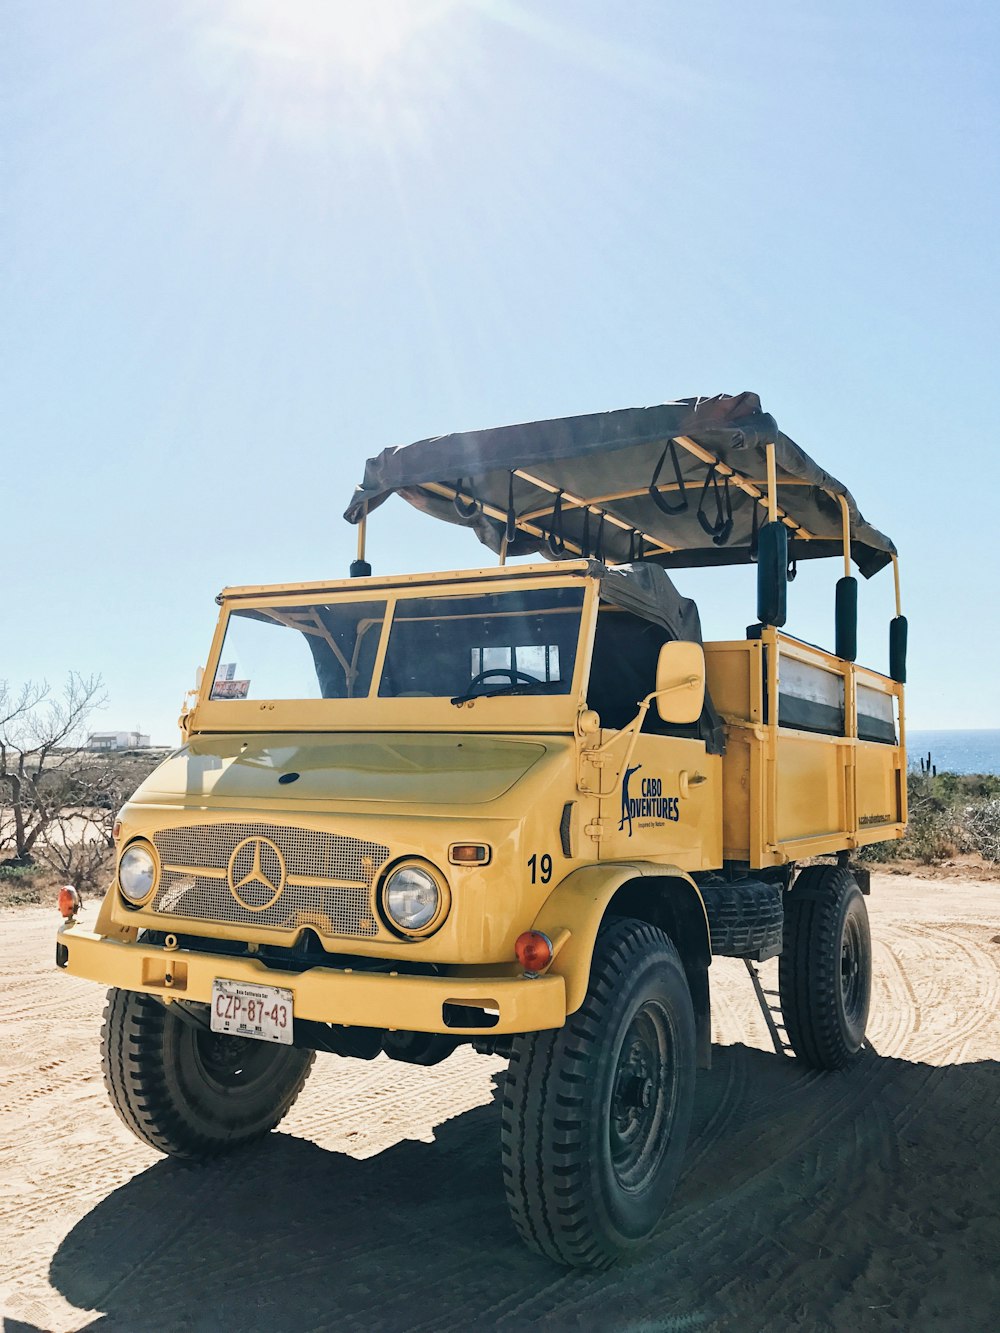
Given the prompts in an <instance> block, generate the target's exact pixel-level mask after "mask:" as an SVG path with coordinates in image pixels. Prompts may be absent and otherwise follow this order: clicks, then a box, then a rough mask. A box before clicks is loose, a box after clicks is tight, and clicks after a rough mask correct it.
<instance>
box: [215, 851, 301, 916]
mask: <svg viewBox="0 0 1000 1333" xmlns="http://www.w3.org/2000/svg"><path fill="white" fill-rule="evenodd" d="M286 873H287V872H286V869H285V858H284V857H283V856H282V855H281V851H280V849H279V848H278V847H276V846H275V844H274V843H273V842H272V841H271V839H270V838H263V837H261V836H260V835H257V836H255V837H251V838H244V839H243V841H242V842H238V843H237V844H236V846H235V848H234V849H233V854H232V856H231V857H230V858H229V870H228V871H227V876H226V877H227V879H228V881H229V891H230V893H231V894H232V895H233V897H234V898H235V899H236V901H237V902H238V903H239V904H240V906H241V907H245V908H246V910H247V911H248V912H264V911H266V910H267V909H268V908H269V907H270V906H271V905H272V904H273V903H275V902H276V901H277V899H278V896H279V894H280V893H281V890H282V889H283V888H284V887H285V878H286Z"/></svg>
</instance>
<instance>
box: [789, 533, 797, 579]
mask: <svg viewBox="0 0 1000 1333" xmlns="http://www.w3.org/2000/svg"><path fill="white" fill-rule="evenodd" d="M798 572H799V562H798V560H797V559H796V558H795V535H794V533H791V532H790V533H789V534H788V582H789V583H793V582H794V581H795V576H796V574H797V573H798Z"/></svg>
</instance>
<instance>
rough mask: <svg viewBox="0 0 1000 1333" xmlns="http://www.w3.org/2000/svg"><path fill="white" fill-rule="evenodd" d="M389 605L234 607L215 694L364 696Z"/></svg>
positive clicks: (241, 696) (233, 696) (217, 696)
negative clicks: (236, 608)
mask: <svg viewBox="0 0 1000 1333" xmlns="http://www.w3.org/2000/svg"><path fill="white" fill-rule="evenodd" d="M385 608H386V603H385V602H384V601H383V602H340V603H332V604H329V603H322V604H315V605H309V606H280V607H267V608H265V607H256V606H255V607H241V608H239V609H238V610H233V611H231V612H230V615H229V622H228V624H227V625H226V637H225V639H224V640H223V644H222V652H221V654H220V655H219V665H218V667H217V668H216V672H215V681H214V682H213V684H212V693H211V695H210V698H212V699H214V700H220V699H363V698H365V697H366V696H367V694H368V692H369V690H370V689H371V683H372V672H373V671H374V669H375V658H376V655H377V652H378V641H379V633H380V631H381V628H382V622H383V621H384V619H385Z"/></svg>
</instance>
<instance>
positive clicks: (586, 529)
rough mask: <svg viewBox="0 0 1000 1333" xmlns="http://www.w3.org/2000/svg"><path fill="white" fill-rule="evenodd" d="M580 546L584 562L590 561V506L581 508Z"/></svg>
mask: <svg viewBox="0 0 1000 1333" xmlns="http://www.w3.org/2000/svg"><path fill="white" fill-rule="evenodd" d="M580 545H581V547H582V548H583V550H582V551H581V554H582V555H583V557H584V558H585V559H586V560H589V559H590V505H584V506H583V537H582V538H581V541H580Z"/></svg>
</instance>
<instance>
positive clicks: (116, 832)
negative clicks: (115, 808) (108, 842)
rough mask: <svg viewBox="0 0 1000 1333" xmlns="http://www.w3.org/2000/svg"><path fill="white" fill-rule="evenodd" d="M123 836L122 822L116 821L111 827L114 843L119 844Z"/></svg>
mask: <svg viewBox="0 0 1000 1333" xmlns="http://www.w3.org/2000/svg"><path fill="white" fill-rule="evenodd" d="M121 836H122V821H121V820H120V819H116V820H115V822H114V824H113V825H112V826H111V838H112V840H113V841H114V842H117V841H118V839H119V838H120V837H121Z"/></svg>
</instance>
